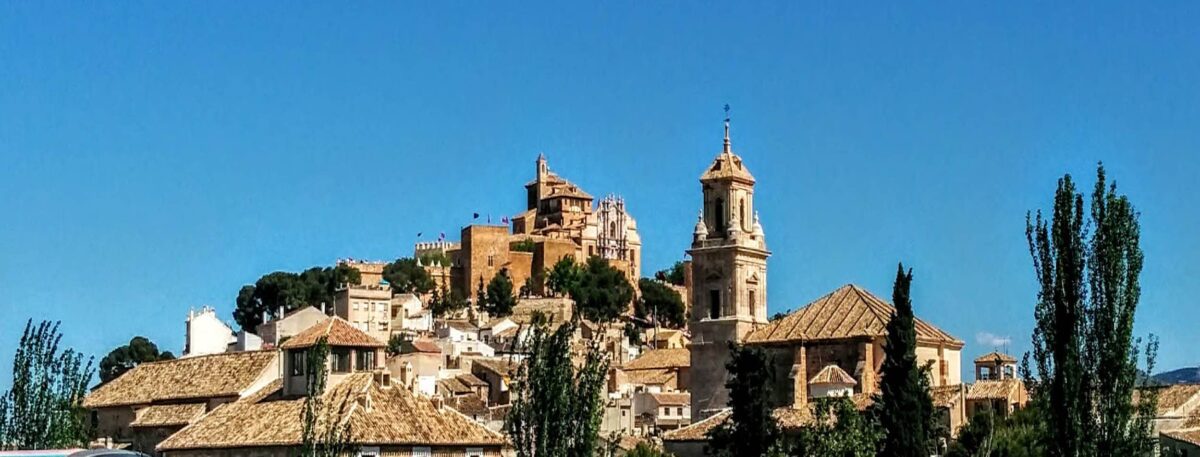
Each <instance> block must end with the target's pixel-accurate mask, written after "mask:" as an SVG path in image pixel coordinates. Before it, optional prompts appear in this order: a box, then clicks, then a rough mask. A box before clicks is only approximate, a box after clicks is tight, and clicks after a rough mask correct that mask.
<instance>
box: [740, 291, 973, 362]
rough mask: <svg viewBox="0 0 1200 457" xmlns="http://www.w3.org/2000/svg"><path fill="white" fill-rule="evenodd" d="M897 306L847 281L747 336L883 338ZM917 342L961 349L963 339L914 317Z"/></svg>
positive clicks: (773, 339)
mask: <svg viewBox="0 0 1200 457" xmlns="http://www.w3.org/2000/svg"><path fill="white" fill-rule="evenodd" d="M893 313H895V308H893V307H892V305H890V304H888V303H887V302H885V301H883V299H881V298H879V297H877V296H875V295H874V294H872V293H870V292H868V291H866V290H865V289H863V288H861V287H858V286H856V285H853V284H847V285H845V286H842V287H840V288H838V289H837V290H835V291H833V292H830V293H829V294H828V295H826V296H824V297H821V298H818V299H817V300H816V301H814V302H812V303H809V304H808V305H806V306H804V307H803V308H800V309H798V310H796V311H793V312H792V313H791V314H788V315H787V316H785V317H783V318H782V319H777V320H775V321H773V322H771V323H769V324H767V325H766V326H764V327H761V328H759V329H757V330H754V331H752V332H750V334H748V335H746V343H748V344H769V343H788V342H797V341H820V340H839V339H847V338H858V337H871V338H875V337H883V336H886V335H887V324H888V322H889V321H891V320H892V314H893ZM915 321H916V322H915V324H916V329H917V342H924V343H935V344H936V343H942V344H946V345H948V346H951V347H956V348H961V347H962V346H963V342H962V340H959V339H957V338H955V337H953V336H951V335H950V334H949V333H946V332H944V331H942V330H941V329H939V328H937V327H934V326H933V325H930V324H929V323H927V322H925V321H923V320H921V319H915Z"/></svg>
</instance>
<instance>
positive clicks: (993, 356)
mask: <svg viewBox="0 0 1200 457" xmlns="http://www.w3.org/2000/svg"><path fill="white" fill-rule="evenodd" d="M997 360H999V361H1000V363H1017V358H1016V357H1013V356H1011V355H1008V354H1005V353H1003V352H1000V351H992V352H989V353H987V354H984V355H981V356H979V357H978V358H976V359H975V363H994V362H996V361H997Z"/></svg>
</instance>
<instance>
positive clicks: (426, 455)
mask: <svg viewBox="0 0 1200 457" xmlns="http://www.w3.org/2000/svg"><path fill="white" fill-rule="evenodd" d="M412 455H413V457H431V456H432V455H433V452H432V451H431V450H430V449H429V447H428V446H418V447H414V448H412Z"/></svg>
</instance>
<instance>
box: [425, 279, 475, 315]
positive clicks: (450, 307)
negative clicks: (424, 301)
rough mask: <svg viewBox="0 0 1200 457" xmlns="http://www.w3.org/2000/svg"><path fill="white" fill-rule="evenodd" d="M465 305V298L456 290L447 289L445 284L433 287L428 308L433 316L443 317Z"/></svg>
mask: <svg viewBox="0 0 1200 457" xmlns="http://www.w3.org/2000/svg"><path fill="white" fill-rule="evenodd" d="M466 307H467V299H466V298H464V297H463V296H462V294H461V293H459V292H458V291H457V290H450V289H447V288H446V286H442V287H441V288H440V289H434V290H433V294H432V296H431V298H430V299H429V310H430V311H431V312H433V316H434V317H444V316H446V315H448V314H451V313H454V312H457V311H459V310H462V309H464V308H466Z"/></svg>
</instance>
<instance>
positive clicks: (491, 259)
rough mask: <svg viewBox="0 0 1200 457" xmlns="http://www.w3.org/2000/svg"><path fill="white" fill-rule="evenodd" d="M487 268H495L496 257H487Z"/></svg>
mask: <svg viewBox="0 0 1200 457" xmlns="http://www.w3.org/2000/svg"><path fill="white" fill-rule="evenodd" d="M488 266H489V267H494V266H496V256H494V255H489V256H488Z"/></svg>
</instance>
